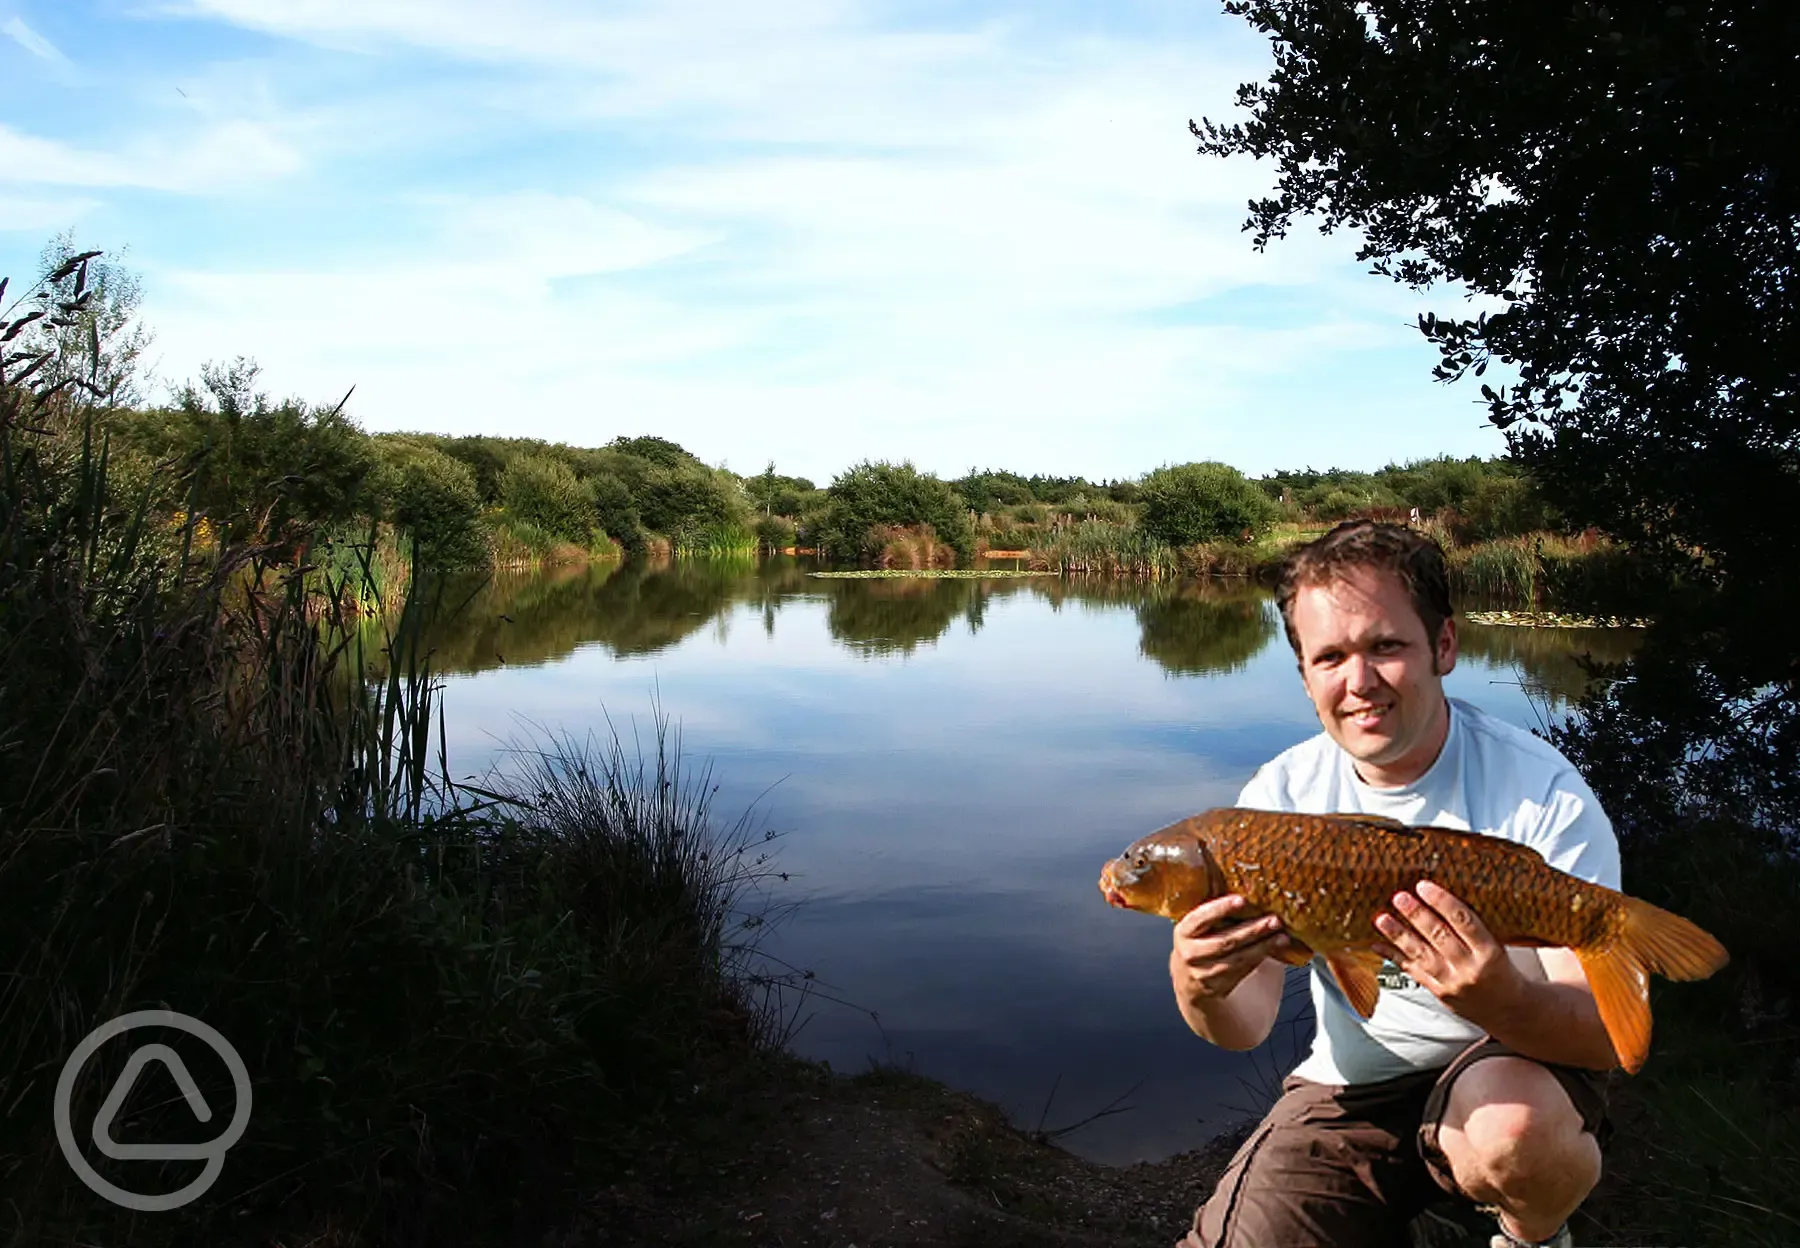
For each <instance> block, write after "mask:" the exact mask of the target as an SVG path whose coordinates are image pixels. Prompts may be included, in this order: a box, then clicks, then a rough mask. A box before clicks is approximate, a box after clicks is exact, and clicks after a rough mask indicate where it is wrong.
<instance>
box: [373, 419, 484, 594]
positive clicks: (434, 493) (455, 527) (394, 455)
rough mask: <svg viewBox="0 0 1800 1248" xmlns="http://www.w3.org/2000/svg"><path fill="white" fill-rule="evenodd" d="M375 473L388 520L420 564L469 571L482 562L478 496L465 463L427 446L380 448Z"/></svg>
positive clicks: (471, 474)
mask: <svg viewBox="0 0 1800 1248" xmlns="http://www.w3.org/2000/svg"><path fill="white" fill-rule="evenodd" d="M384 455H385V462H384V463H383V464H382V466H381V469H380V471H379V477H380V490H381V493H382V494H383V495H385V498H386V503H387V510H388V519H390V520H392V521H393V522H394V523H395V524H397V525H399V526H400V527H402V528H404V529H405V530H406V531H407V532H408V533H410V534H411V536H412V539H413V542H414V544H415V545H416V546H417V548H418V552H419V558H420V561H421V562H422V563H424V564H425V565H427V566H429V567H434V568H464V567H473V566H476V565H478V564H480V563H482V562H484V561H485V560H486V558H487V556H488V548H487V540H486V536H485V534H484V532H483V530H482V526H481V494H480V492H479V491H478V490H477V488H476V485H475V474H474V472H473V471H472V470H471V469H470V468H469V466H468V465H467V464H465V463H462V462H461V461H459V460H455V459H452V458H451V457H450V456H448V455H446V454H444V453H443V452H442V451H440V450H438V449H437V448H435V447H432V446H428V445H418V444H407V443H396V444H391V445H390V446H387V447H384Z"/></svg>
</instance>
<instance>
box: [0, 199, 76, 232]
mask: <svg viewBox="0 0 1800 1248" xmlns="http://www.w3.org/2000/svg"><path fill="white" fill-rule="evenodd" d="M99 206H100V205H99V202H98V201H97V200H93V199H88V198H86V197H61V196H41V195H6V194H0V231H8V232H18V233H32V234H40V235H42V234H47V233H51V232H53V231H56V230H62V229H66V228H68V226H69V225H70V224H71V223H72V222H74V221H77V220H79V219H80V218H82V217H84V216H86V215H87V214H88V213H90V212H92V211H93V210H94V209H95V208H97V207H99Z"/></svg>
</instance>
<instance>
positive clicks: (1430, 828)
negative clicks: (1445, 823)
mask: <svg viewBox="0 0 1800 1248" xmlns="http://www.w3.org/2000/svg"><path fill="white" fill-rule="evenodd" d="M1331 818H1333V819H1344V820H1347V821H1349V822H1350V823H1358V824H1361V825H1362V826H1363V827H1365V828H1371V829H1373V830H1375V831H1378V832H1397V833H1401V834H1403V835H1405V836H1426V835H1430V836H1435V837H1448V838H1454V839H1456V840H1461V841H1468V842H1471V843H1474V844H1479V845H1480V846H1481V847H1482V849H1483V850H1484V851H1486V852H1489V853H1496V854H1524V855H1526V856H1527V857H1528V858H1530V859H1531V860H1532V861H1533V862H1538V863H1541V862H1543V860H1544V856H1543V855H1542V854H1540V853H1539V852H1538V851H1537V850H1535V849H1533V848H1532V847H1531V846H1529V845H1525V844H1522V843H1520V842H1518V841H1512V840H1508V839H1507V838H1506V837H1504V836H1493V835H1490V834H1488V833H1486V832H1466V831H1464V830H1463V829H1461V828H1440V827H1436V826H1434V825H1431V824H1423V825H1420V826H1418V827H1413V826H1411V825H1409V824H1404V823H1401V822H1400V821H1399V820H1397V819H1389V818H1388V817H1387V816H1386V815H1362V814H1355V815H1352V814H1343V815H1332V816H1331Z"/></svg>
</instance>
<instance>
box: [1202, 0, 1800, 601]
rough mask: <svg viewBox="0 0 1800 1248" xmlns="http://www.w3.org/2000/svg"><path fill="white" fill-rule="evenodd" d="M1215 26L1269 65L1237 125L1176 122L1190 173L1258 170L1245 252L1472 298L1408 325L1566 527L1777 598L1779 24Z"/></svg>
mask: <svg viewBox="0 0 1800 1248" xmlns="http://www.w3.org/2000/svg"><path fill="white" fill-rule="evenodd" d="M1226 9H1227V11H1228V12H1230V13H1233V14H1236V15H1238V16H1241V17H1244V18H1246V19H1247V20H1248V21H1249V22H1251V23H1252V24H1253V25H1254V26H1255V27H1256V28H1257V29H1258V30H1260V31H1262V32H1263V33H1265V34H1267V35H1268V36H1269V38H1270V40H1271V43H1272V45H1273V49H1274V55H1275V65H1274V69H1273V72H1272V73H1271V74H1270V76H1269V78H1268V79H1267V81H1265V82H1257V83H1250V84H1247V85H1245V86H1243V87H1241V88H1239V92H1238V103H1239V105H1240V106H1241V107H1242V108H1244V109H1246V110H1248V112H1249V118H1248V120H1246V121H1242V122H1238V123H1234V124H1220V123H1217V122H1213V121H1204V122H1200V123H1190V124H1191V125H1192V128H1193V130H1194V133H1195V135H1196V136H1197V137H1198V138H1199V139H1200V151H1201V152H1202V153H1204V154H1208V155H1213V156H1231V155H1240V154H1248V155H1251V156H1255V157H1258V158H1262V159H1268V160H1271V161H1272V162H1273V163H1274V166H1275V171H1276V178H1277V181H1276V187H1275V193H1274V194H1273V195H1271V196H1269V197H1267V198H1264V199H1259V200H1256V201H1254V202H1253V203H1252V204H1251V205H1250V215H1249V220H1248V222H1247V224H1246V228H1247V229H1249V230H1252V231H1254V237H1255V245H1256V246H1257V247H1264V246H1266V245H1267V244H1268V243H1269V242H1270V240H1272V239H1277V238H1280V237H1282V236H1283V235H1285V234H1286V233H1287V231H1288V230H1289V229H1290V228H1291V227H1292V226H1293V224H1294V223H1295V221H1296V219H1298V218H1301V217H1309V216H1310V217H1314V218H1317V219H1318V221H1319V222H1320V223H1321V224H1322V225H1323V227H1324V228H1325V229H1327V230H1331V229H1335V228H1339V227H1348V228H1351V229H1354V230H1356V231H1357V232H1358V234H1359V235H1360V237H1361V240H1362V242H1361V245H1360V247H1359V248H1358V251H1357V256H1358V258H1359V259H1361V260H1364V261H1367V262H1369V263H1370V264H1371V265H1372V267H1373V269H1374V271H1375V272H1376V273H1379V274H1384V275H1386V276H1388V277H1390V278H1393V279H1394V280H1396V281H1399V282H1402V283H1404V284H1406V285H1408V286H1410V287H1412V288H1414V289H1416V290H1420V291H1424V290H1426V289H1427V288H1430V287H1433V286H1436V285H1438V284H1440V283H1453V284H1457V285H1460V286H1462V287H1463V288H1465V290H1466V291H1468V292H1471V293H1472V294H1474V295H1476V296H1479V297H1480V303H1479V304H1477V306H1476V309H1473V310H1472V314H1469V313H1463V314H1458V315H1453V316H1442V315H1438V314H1435V313H1431V312H1427V313H1425V314H1423V315H1422V316H1421V317H1420V321H1419V326H1420V329H1421V331H1422V332H1423V333H1424V334H1425V336H1426V337H1427V338H1428V339H1429V340H1430V341H1431V342H1432V343H1433V344H1434V345H1435V346H1436V348H1437V349H1438V352H1439V354H1440V357H1441V359H1440V362H1439V364H1438V366H1437V375H1438V376H1439V377H1440V378H1444V379H1457V378H1461V377H1463V376H1465V375H1472V376H1474V377H1480V376H1482V375H1483V374H1485V373H1486V372H1487V370H1488V368H1489V366H1490V364H1492V363H1494V362H1496V361H1499V362H1500V363H1502V364H1503V365H1506V366H1509V368H1508V369H1507V370H1503V371H1509V372H1511V373H1512V374H1513V375H1512V378H1511V380H1503V381H1500V382H1499V384H1497V385H1496V384H1492V383H1491V382H1484V383H1482V384H1481V386H1480V390H1481V394H1482V398H1483V400H1484V402H1485V403H1486V406H1487V409H1488V412H1489V414H1490V417H1491V419H1492V420H1493V422H1494V423H1495V424H1496V425H1498V426H1500V427H1501V428H1502V429H1505V430H1506V431H1507V434H1508V439H1509V442H1510V443H1511V445H1512V447H1513V449H1514V451H1515V452H1516V454H1517V455H1518V457H1519V458H1520V460H1521V461H1522V462H1523V463H1524V465H1525V466H1526V467H1528V468H1529V469H1530V470H1531V471H1532V472H1533V473H1534V474H1535V475H1536V476H1537V477H1538V478H1539V480H1540V482H1541V483H1542V484H1543V485H1544V486H1545V487H1546V488H1547V489H1548V490H1549V492H1550V494H1551V495H1552V497H1554V498H1555V499H1556V500H1557V502H1558V503H1559V505H1561V506H1562V507H1564V508H1565V509H1566V510H1567V512H1568V513H1569V515H1570V518H1571V519H1572V520H1574V521H1575V522H1577V523H1578V524H1594V525H1598V526H1600V527H1603V528H1606V529H1608V530H1609V531H1611V532H1613V533H1615V534H1617V535H1619V536H1620V537H1622V538H1625V539H1627V540H1633V541H1636V542H1637V543H1639V544H1640V545H1642V546H1644V547H1646V548H1652V549H1657V550H1660V551H1662V552H1663V553H1664V554H1666V555H1673V556H1677V557H1678V556H1679V555H1680V554H1681V553H1682V552H1688V551H1692V550H1695V549H1698V550H1700V551H1702V552H1704V554H1705V556H1706V559H1707V567H1708V568H1709V569H1713V570H1716V571H1717V572H1718V573H1720V574H1722V576H1723V578H1724V580H1726V581H1727V582H1735V584H1736V585H1737V586H1738V587H1739V588H1740V589H1750V590H1751V591H1752V592H1761V591H1762V590H1764V589H1767V588H1771V587H1780V588H1784V589H1785V590H1786V592H1787V593H1788V594H1790V595H1792V593H1793V590H1792V588H1791V585H1792V578H1791V576H1789V575H1787V573H1788V571H1789V569H1791V567H1792V562H1793V556H1792V543H1791V541H1790V540H1789V539H1788V538H1787V536H1786V534H1787V532H1788V531H1789V530H1790V529H1791V527H1792V523H1793V516H1794V515H1795V514H1796V513H1797V511H1800V413H1797V412H1796V407H1795V371H1796V369H1797V368H1800V317H1797V316H1796V307H1795V298H1796V292H1795V284H1794V280H1793V279H1794V269H1795V259H1796V251H1797V249H1800V228H1797V226H1800V211H1797V209H1800V184H1797V183H1796V182H1795V180H1794V179H1793V178H1792V177H1791V176H1789V174H1788V170H1787V167H1786V166H1787V163H1788V162H1789V160H1790V156H1789V153H1790V152H1791V151H1792V150H1793V143H1792V139H1791V131H1792V129H1793V126H1794V120H1795V115H1796V110H1797V109H1800V96H1797V95H1796V93H1795V92H1794V91H1793V73H1792V71H1793V66H1794V65H1795V64H1796V63H1797V61H1800V23H1797V22H1796V21H1795V20H1794V16H1793V10H1792V6H1791V5H1789V4H1787V3H1785V2H1784V0H1719V2H1713V3H1689V4H1684V5H1673V4H1671V5H1664V4H1656V5H1617V6H1610V7H1609V6H1605V5H1600V4H1591V3H1580V2H1578V3H1574V4H1570V3H1569V2H1568V0H1557V2H1556V3H1549V2H1546V0H1519V2H1517V3H1509V4H1468V3H1464V2H1462V0H1233V2H1232V3H1229V4H1227V5H1226ZM1482 305H1486V306H1485V310H1483V309H1482ZM1498 378H1499V374H1498V373H1496V380H1498Z"/></svg>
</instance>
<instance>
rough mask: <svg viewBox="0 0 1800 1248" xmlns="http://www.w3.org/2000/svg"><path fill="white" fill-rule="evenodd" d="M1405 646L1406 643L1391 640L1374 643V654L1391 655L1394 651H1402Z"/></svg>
mask: <svg viewBox="0 0 1800 1248" xmlns="http://www.w3.org/2000/svg"><path fill="white" fill-rule="evenodd" d="M1405 645H1406V643H1405V642H1403V641H1394V640H1392V639H1390V640H1388V641H1378V642H1376V643H1375V653H1377V654H1392V653H1394V652H1395V651H1396V650H1400V649H1403V648H1404V647H1405Z"/></svg>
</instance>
